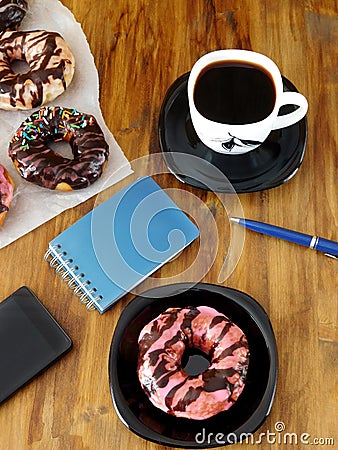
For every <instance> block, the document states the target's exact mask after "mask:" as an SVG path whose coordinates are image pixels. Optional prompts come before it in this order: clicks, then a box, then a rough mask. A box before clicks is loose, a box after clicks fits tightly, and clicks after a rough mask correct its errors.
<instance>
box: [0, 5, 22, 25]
mask: <svg viewBox="0 0 338 450" xmlns="http://www.w3.org/2000/svg"><path fill="white" fill-rule="evenodd" d="M26 12H27V2H26V0H0V32H2V31H5V30H14V29H16V28H17V27H18V26H19V25H20V23H21V21H22V19H23V18H24V17H25V15H26Z"/></svg>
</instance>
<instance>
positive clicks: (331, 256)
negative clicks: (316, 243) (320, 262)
mask: <svg viewBox="0 0 338 450" xmlns="http://www.w3.org/2000/svg"><path fill="white" fill-rule="evenodd" d="M324 255H325V256H328V257H329V258H332V259H338V256H336V255H331V254H330V253H324Z"/></svg>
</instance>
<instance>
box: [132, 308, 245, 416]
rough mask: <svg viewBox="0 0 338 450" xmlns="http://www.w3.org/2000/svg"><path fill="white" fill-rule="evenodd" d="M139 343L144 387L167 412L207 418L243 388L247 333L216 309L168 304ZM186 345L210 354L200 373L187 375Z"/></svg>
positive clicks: (141, 379)
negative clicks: (169, 305) (183, 363)
mask: <svg viewBox="0 0 338 450" xmlns="http://www.w3.org/2000/svg"><path fill="white" fill-rule="evenodd" d="M138 343H139V357H138V378H139V381H140V383H141V386H142V388H143V390H144V391H145V393H146V394H147V396H148V397H149V400H150V401H151V402H152V403H153V405H154V406H156V407H157V408H159V409H161V410H162V411H164V412H166V413H168V414H171V415H174V416H176V417H184V418H188V419H195V420H204V419H207V418H209V417H212V416H214V415H216V414H218V413H219V412H221V411H225V410H227V409H229V408H230V407H231V406H232V405H233V404H234V403H235V402H236V401H237V399H238V397H239V395H240V394H241V393H242V391H243V389H244V386H245V382H246V375H247V369H248V363H249V349H248V342H247V339H246V336H245V335H244V333H243V331H242V330H241V329H240V328H239V327H238V326H237V325H235V324H234V323H233V322H231V320H230V319H228V318H227V317H226V316H225V315H223V314H220V313H219V312H218V311H216V310H215V309H213V308H210V307H208V306H198V307H192V306H189V307H186V308H169V309H167V310H166V311H165V312H164V313H162V314H160V315H159V316H158V317H156V318H155V319H154V320H153V321H151V322H150V323H148V324H147V325H146V326H145V327H144V328H143V329H142V331H141V333H140V336H139V341H138ZM187 348H196V349H198V350H201V351H203V352H204V353H206V355H208V357H209V358H210V361H211V362H210V365H209V367H208V368H207V369H206V370H205V371H204V372H202V373H200V374H199V375H196V376H191V375H188V374H187V373H186V372H185V371H184V369H183V368H182V364H181V363H182V356H183V353H184V351H185V350H186V349H187Z"/></svg>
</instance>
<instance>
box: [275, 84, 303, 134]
mask: <svg viewBox="0 0 338 450" xmlns="http://www.w3.org/2000/svg"><path fill="white" fill-rule="evenodd" d="M284 105H296V106H298V108H297V109H295V110H294V111H292V112H290V113H288V114H284V115H283V116H277V118H276V120H275V122H274V124H273V126H272V129H273V130H276V129H278V128H285V127H288V126H290V125H293V124H294V123H296V122H298V121H299V120H301V119H302V118H303V117H304V116H305V114H306V112H307V109H308V102H307V100H306V98H305V97H304V96H303V95H302V94H300V93H299V92H283V94H282V101H281V104H280V106H284Z"/></svg>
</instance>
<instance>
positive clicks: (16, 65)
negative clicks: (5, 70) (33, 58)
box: [10, 59, 31, 74]
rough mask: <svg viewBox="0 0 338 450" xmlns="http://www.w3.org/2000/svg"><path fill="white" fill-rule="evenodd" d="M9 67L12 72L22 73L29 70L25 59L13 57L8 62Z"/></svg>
mask: <svg viewBox="0 0 338 450" xmlns="http://www.w3.org/2000/svg"><path fill="white" fill-rule="evenodd" d="M10 67H11V70H12V72H13V73H18V74H24V73H28V72H29V71H30V70H31V67H30V65H29V64H28V62H27V61H26V59H13V61H11V63H10Z"/></svg>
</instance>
